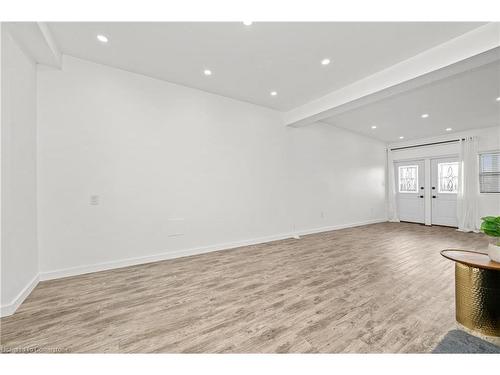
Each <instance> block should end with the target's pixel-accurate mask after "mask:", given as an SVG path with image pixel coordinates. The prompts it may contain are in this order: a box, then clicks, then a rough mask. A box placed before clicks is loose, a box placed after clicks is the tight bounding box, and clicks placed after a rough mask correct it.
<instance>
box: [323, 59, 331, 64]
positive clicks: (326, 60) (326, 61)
mask: <svg viewBox="0 0 500 375" xmlns="http://www.w3.org/2000/svg"><path fill="white" fill-rule="evenodd" d="M328 64H330V59H323V60H321V65H328Z"/></svg>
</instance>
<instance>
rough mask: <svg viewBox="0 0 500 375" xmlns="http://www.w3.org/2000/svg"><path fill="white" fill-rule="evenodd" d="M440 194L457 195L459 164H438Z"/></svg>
mask: <svg viewBox="0 0 500 375" xmlns="http://www.w3.org/2000/svg"><path fill="white" fill-rule="evenodd" d="M438 180H439V183H438V186H439V187H438V192H439V193H445V194H446V193H451V194H456V193H457V189H458V163H457V162H454V163H438Z"/></svg>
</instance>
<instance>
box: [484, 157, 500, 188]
mask: <svg viewBox="0 0 500 375" xmlns="http://www.w3.org/2000/svg"><path fill="white" fill-rule="evenodd" d="M479 191H480V192H481V193H500V151H496V152H489V153H485V154H481V155H479Z"/></svg>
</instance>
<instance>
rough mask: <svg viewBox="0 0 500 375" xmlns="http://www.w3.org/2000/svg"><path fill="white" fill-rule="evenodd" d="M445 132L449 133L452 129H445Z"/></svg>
mask: <svg viewBox="0 0 500 375" xmlns="http://www.w3.org/2000/svg"><path fill="white" fill-rule="evenodd" d="M445 130H446V131H447V132H451V131H452V130H453V129H452V128H446V129H445Z"/></svg>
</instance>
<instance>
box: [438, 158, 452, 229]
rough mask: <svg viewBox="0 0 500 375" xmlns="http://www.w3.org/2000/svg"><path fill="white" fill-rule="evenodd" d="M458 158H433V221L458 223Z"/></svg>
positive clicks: (442, 223) (446, 223) (440, 223)
mask: <svg viewBox="0 0 500 375" xmlns="http://www.w3.org/2000/svg"><path fill="white" fill-rule="evenodd" d="M457 190H458V160H457V158H440V159H432V160H431V194H432V195H431V196H432V203H431V210H432V219H431V223H432V224H436V225H446V226H450V227H456V226H457V225H458V224H457Z"/></svg>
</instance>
